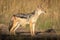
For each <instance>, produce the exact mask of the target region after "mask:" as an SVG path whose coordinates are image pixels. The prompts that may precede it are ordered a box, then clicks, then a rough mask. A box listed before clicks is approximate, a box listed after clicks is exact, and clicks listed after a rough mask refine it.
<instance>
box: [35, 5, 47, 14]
mask: <svg viewBox="0 0 60 40" xmlns="http://www.w3.org/2000/svg"><path fill="white" fill-rule="evenodd" d="M35 13H37V14H38V15H40V14H42V13H46V11H44V9H43V8H42V7H40V6H38V7H37V9H36V11H35Z"/></svg>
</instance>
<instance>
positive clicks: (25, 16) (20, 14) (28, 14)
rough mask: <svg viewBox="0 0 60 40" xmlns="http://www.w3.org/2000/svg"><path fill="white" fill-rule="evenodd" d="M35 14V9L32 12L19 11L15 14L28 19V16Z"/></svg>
mask: <svg viewBox="0 0 60 40" xmlns="http://www.w3.org/2000/svg"><path fill="white" fill-rule="evenodd" d="M34 14H35V11H34V12H32V13H27V14H26V13H18V14H15V15H14V16H16V17H20V18H26V19H27V18H30V17H31V16H32V15H34Z"/></svg>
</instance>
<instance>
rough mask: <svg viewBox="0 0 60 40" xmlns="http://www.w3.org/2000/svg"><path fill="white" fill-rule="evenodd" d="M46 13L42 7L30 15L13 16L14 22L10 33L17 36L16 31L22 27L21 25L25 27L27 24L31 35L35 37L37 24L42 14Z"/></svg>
mask: <svg viewBox="0 0 60 40" xmlns="http://www.w3.org/2000/svg"><path fill="white" fill-rule="evenodd" d="M42 13H45V11H43V9H42V8H41V7H38V8H37V9H36V10H35V11H34V12H32V13H30V14H23V13H20V14H16V15H13V17H12V19H11V20H12V21H13V25H12V27H11V28H10V33H11V34H15V30H16V29H17V28H18V27H20V25H22V26H25V25H26V24H29V25H30V32H31V35H32V36H33V35H35V24H36V21H37V19H38V17H39V15H40V14H42Z"/></svg>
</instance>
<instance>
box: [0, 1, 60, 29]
mask: <svg viewBox="0 0 60 40" xmlns="http://www.w3.org/2000/svg"><path fill="white" fill-rule="evenodd" d="M38 5H41V6H42V7H43V8H44V10H46V14H45V15H43V14H41V15H40V17H39V19H38V20H37V23H36V24H37V25H36V26H37V28H38V29H39V30H40V29H48V28H54V29H60V18H59V17H60V0H0V23H3V24H7V25H8V23H9V21H10V19H11V16H12V15H13V14H16V13H30V12H32V11H33V10H35V8H37V6H38Z"/></svg>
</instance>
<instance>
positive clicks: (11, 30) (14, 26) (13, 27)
mask: <svg viewBox="0 0 60 40" xmlns="http://www.w3.org/2000/svg"><path fill="white" fill-rule="evenodd" d="M17 24H18V22H17V23H14V24H13V26H12V28H11V29H10V34H12V35H15V31H14V29H15V28H16V26H17Z"/></svg>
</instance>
